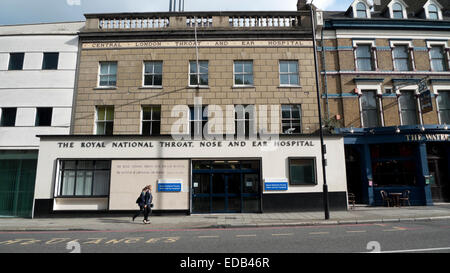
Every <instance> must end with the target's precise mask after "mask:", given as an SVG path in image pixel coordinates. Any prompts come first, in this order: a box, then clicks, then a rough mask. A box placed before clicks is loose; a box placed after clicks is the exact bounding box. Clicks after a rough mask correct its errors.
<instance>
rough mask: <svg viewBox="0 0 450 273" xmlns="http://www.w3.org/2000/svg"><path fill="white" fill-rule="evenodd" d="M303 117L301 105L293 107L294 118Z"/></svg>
mask: <svg viewBox="0 0 450 273" xmlns="http://www.w3.org/2000/svg"><path fill="white" fill-rule="evenodd" d="M300 116H301V109H300V106H299V105H294V106H292V117H293V118H296V119H299V118H300Z"/></svg>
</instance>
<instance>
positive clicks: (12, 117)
mask: <svg viewBox="0 0 450 273" xmlns="http://www.w3.org/2000/svg"><path fill="white" fill-rule="evenodd" d="M1 114H2V115H1V119H0V126H2V127H13V126H15V125H16V114H17V108H2V109H1Z"/></svg>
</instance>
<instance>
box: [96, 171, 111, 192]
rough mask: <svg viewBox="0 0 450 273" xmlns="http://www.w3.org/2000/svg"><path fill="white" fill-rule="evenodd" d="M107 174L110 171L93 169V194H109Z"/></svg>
mask: <svg viewBox="0 0 450 273" xmlns="http://www.w3.org/2000/svg"><path fill="white" fill-rule="evenodd" d="M109 175H110V171H95V177H94V195H96V196H99V195H100V196H102V195H108V194H109Z"/></svg>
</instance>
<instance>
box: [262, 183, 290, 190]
mask: <svg viewBox="0 0 450 273" xmlns="http://www.w3.org/2000/svg"><path fill="white" fill-rule="evenodd" d="M264 190H265V191H287V190H288V183H287V182H265V183H264Z"/></svg>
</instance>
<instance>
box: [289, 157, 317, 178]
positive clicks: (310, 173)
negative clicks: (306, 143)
mask: <svg viewBox="0 0 450 273" xmlns="http://www.w3.org/2000/svg"><path fill="white" fill-rule="evenodd" d="M289 184H290V185H316V184H317V179H316V163H315V160H314V158H291V159H289Z"/></svg>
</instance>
